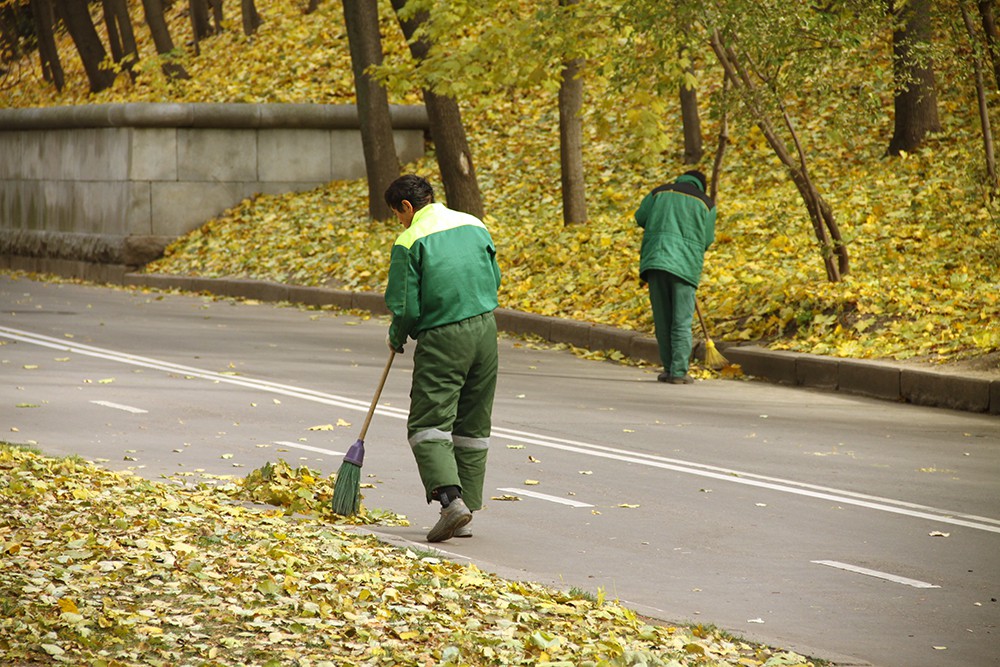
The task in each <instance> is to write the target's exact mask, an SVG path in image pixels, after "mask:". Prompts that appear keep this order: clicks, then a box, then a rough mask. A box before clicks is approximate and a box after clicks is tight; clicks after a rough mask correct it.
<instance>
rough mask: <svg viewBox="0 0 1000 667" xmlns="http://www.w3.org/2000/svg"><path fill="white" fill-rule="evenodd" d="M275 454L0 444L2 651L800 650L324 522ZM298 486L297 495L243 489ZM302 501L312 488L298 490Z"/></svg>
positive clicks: (543, 661)
mask: <svg viewBox="0 0 1000 667" xmlns="http://www.w3.org/2000/svg"><path fill="white" fill-rule="evenodd" d="M331 483H332V480H321V479H319V478H318V477H315V476H313V475H312V474H310V473H309V471H307V470H303V469H291V468H289V467H288V466H287V464H283V463H279V464H277V465H274V466H271V467H269V469H267V470H259V471H255V472H254V473H253V474H251V475H250V476H248V477H247V479H246V480H241V479H235V480H233V481H231V482H229V483H228V484H225V485H224V486H221V487H218V486H212V485H208V484H199V485H192V484H190V483H188V484H184V485H178V484H175V483H165V482H152V481H148V480H143V479H141V478H138V477H135V476H132V475H130V474H124V473H120V472H112V471H109V470H106V469H103V468H100V467H97V466H95V465H94V464H92V463H88V462H85V461H82V460H76V459H54V458H48V457H44V456H42V455H39V454H37V453H33V452H31V451H28V450H25V449H23V448H20V447H15V446H9V445H5V444H3V443H0V504H2V506H3V507H4V511H3V513H2V514H0V563H2V565H3V566H2V567H0V612H2V613H0V658H2V660H3V663H4V664H5V665H15V664H16V665H42V664H69V665H91V666H93V667H129V666H132V665H144V666H146V665H162V666H167V665H169V666H171V667H185V666H188V665H198V666H204V667H209V666H210V667H225V666H228V665H251V664H252V665H262V666H265V667H277V666H279V665H300V666H301V667H333V666H334V665H336V666H337V667H341V666H344V665H373V666H374V665H436V666H441V667H448V666H453V667H458V666H459V665H503V666H505V667H506V666H510V665H536V666H541V665H547V666H548V667H579V666H585V665H594V666H595V667H596V666H598V665H603V666H607V667H613V666H627V665H647V666H649V667H653V666H656V665H660V666H669V667H681V666H682V665H698V666H713V665H718V666H722V665H732V666H734V667H735V666H740V667H755V666H761V665H763V666H766V667H777V666H779V665H780V666H785V667H789V666H795V665H801V666H802V667H806V665H812V664H813V663H812V662H808V661H807V660H806V658H804V657H802V656H799V655H796V654H794V653H791V652H786V651H780V650H775V649H771V648H768V647H765V646H760V645H756V644H752V643H749V642H745V641H741V640H739V639H736V638H733V637H730V636H728V635H726V634H724V633H721V632H719V631H717V630H715V629H712V628H705V627H702V626H695V627H678V626H662V625H654V624H649V623H648V622H646V621H645V620H643V619H641V618H639V617H637V616H636V615H635V614H634V613H633V612H631V611H629V610H628V609H626V608H624V607H622V606H621V605H619V604H617V603H616V602H614V601H610V600H606V599H604V598H603V596H602V595H598V596H591V595H584V594H581V593H577V592H572V591H571V592H562V591H557V590H553V589H548V588H544V587H541V586H538V585H536V584H531V583H524V582H513V581H508V580H504V579H501V578H498V577H495V576H493V575H491V574H489V573H487V572H483V571H481V570H479V569H478V568H477V567H476V566H475V565H458V564H455V563H451V562H448V561H445V560H441V559H439V558H436V557H435V556H434V555H432V554H431V553H430V552H420V553H418V552H416V551H414V550H412V549H401V548H397V547H391V546H387V545H385V544H383V543H381V542H379V541H378V540H376V539H374V538H372V537H368V536H364V535H359V534H356V533H353V532H351V531H350V530H349V529H348V527H347V526H345V525H344V524H343V523H342V522H341V523H339V524H335V523H334V522H333V521H332V520H331V517H330V515H329V514H328V513H325V512H323V511H321V510H320V509H319V508H322V507H324V506H325V501H326V500H328V497H329V495H328V494H329V489H330V485H331ZM291 497H294V498H295V503H294V504H295V507H294V512H293V508H292V507H291V506H289V505H288V504H287V503H282V504H283V505H284V510H282V509H275V508H270V509H269V508H265V507H262V506H260V505H255V504H252V503H248V502H245V500H244V499H248V498H249V499H257V500H262V499H264V500H271V501H277V502H279V503H281V501H282V499H284V500H288V499H289V498H291ZM306 499H309V502H304V501H306Z"/></svg>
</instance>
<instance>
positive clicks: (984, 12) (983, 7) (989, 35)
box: [979, 0, 1000, 90]
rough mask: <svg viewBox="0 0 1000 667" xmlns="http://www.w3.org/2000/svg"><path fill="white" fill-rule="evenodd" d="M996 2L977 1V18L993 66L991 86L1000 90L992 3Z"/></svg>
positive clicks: (999, 44)
mask: <svg viewBox="0 0 1000 667" xmlns="http://www.w3.org/2000/svg"><path fill="white" fill-rule="evenodd" d="M995 1H996V0H979V18H980V20H981V21H982V23H983V32H984V33H986V49H987V50H988V51H989V54H990V62H991V63H992V64H993V85H994V86H996V88H997V89H998V90H1000V34H998V33H997V24H996V19H995V16H994V13H993V3H994V2H995Z"/></svg>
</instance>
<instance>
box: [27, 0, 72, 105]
mask: <svg viewBox="0 0 1000 667" xmlns="http://www.w3.org/2000/svg"><path fill="white" fill-rule="evenodd" d="M31 14H32V16H33V17H34V19H35V34H36V35H37V36H38V58H39V61H40V62H41V66H42V78H43V79H45V80H46V81H48V82H50V83H52V84H53V85H55V87H56V90H60V91H61V90H62V89H63V86H65V85H66V76H65V75H64V74H63V68H62V63H61V62H60V61H59V51H58V49H56V38H55V31H54V30H53V26H54V25H55V14H54V12H53V10H52V3H51V2H50V0H31Z"/></svg>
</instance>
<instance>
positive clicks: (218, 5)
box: [208, 0, 222, 35]
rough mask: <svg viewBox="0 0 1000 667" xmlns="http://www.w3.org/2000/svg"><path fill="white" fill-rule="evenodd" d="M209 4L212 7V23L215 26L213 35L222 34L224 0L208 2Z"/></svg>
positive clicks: (209, 0)
mask: <svg viewBox="0 0 1000 667" xmlns="http://www.w3.org/2000/svg"><path fill="white" fill-rule="evenodd" d="M208 4H209V5H211V7H212V22H213V23H214V24H215V25H214V26H213V28H212V34H213V35H218V34H219V33H220V32H222V0H208Z"/></svg>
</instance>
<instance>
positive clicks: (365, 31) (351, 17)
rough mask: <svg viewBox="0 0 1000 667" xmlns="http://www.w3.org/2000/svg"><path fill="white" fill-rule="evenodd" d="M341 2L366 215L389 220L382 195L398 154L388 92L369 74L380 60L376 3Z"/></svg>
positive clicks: (391, 178) (394, 173)
mask: <svg viewBox="0 0 1000 667" xmlns="http://www.w3.org/2000/svg"><path fill="white" fill-rule="evenodd" d="M343 4H344V23H345V24H346V25H347V39H348V43H349V45H350V48H351V69H352V70H353V71H354V90H355V91H356V95H357V98H358V120H359V121H360V124H361V145H362V147H363V148H364V153H365V171H366V173H367V175H368V215H370V216H371V217H372V218H373V219H375V220H388V219H389V218H392V210H391V209H390V208H389V205H388V204H386V203H385V197H384V196H383V195H384V193H385V189H386V188H387V187H389V184H390V183H392V182H393V181H394V180H396V178H398V177H399V157H398V156H397V155H396V144H395V142H394V140H393V136H392V119H391V118H390V116H389V96H388V95H387V94H386V92H385V89H384V88H383V87H382V86H380V85H379V84H378V82H377V81H375V80H374V79H372V77H371V76H369V75H368V68H369V67H371V66H373V65H381V64H382V38H381V35H380V34H379V24H378V4H377V3H375V2H372V0H343Z"/></svg>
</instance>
